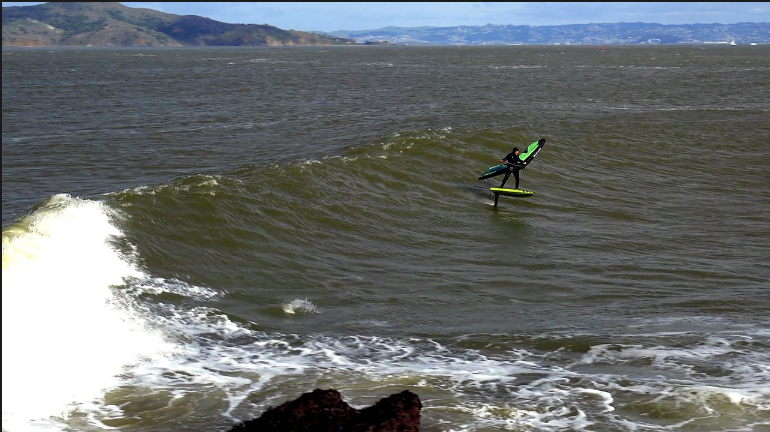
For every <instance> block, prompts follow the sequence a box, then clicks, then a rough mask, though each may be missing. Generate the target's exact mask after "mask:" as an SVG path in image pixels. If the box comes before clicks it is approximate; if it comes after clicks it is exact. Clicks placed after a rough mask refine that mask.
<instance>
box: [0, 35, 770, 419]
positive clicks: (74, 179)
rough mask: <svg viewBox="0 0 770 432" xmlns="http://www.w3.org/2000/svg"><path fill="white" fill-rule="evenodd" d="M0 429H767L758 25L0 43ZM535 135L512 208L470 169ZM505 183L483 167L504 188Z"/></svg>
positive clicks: (768, 304) (766, 250) (768, 153)
mask: <svg viewBox="0 0 770 432" xmlns="http://www.w3.org/2000/svg"><path fill="white" fill-rule="evenodd" d="M2 67H3V80H2V87H3V103H2V110H3V117H2V122H3V125H2V128H3V132H2V143H3V144H2V145H3V154H2V177H3V185H2V188H3V192H2V201H3V209H2V212H3V281H2V296H3V297H2V308H3V309H2V320H3V323H2V328H3V330H2V331H3V336H2V344H3V349H2V353H3V354H2V355H3V366H2V367H3V377H2V386H3V416H2V423H3V426H2V429H3V431H7V432H16V431H35V430H46V431H84V432H94V431H106V430H121V431H143V432H145V431H146V432H156V431H182V430H196V431H212V432H214V431H226V430H227V429H228V428H230V427H231V426H233V425H234V424H236V423H237V422H239V421H242V420H247V419H251V418H254V417H257V416H259V415H260V414H261V413H262V412H264V411H265V410H266V409H268V408H269V407H272V406H277V405H279V404H281V403H283V402H286V401H288V400H292V399H295V398H296V397H298V396H300V395H301V394H302V393H305V392H309V391H312V390H313V389H316V388H324V389H327V388H334V389H337V390H339V391H340V393H341V394H342V396H343V398H344V399H345V400H346V401H347V402H348V403H350V404H351V405H352V406H354V407H356V408H362V407H365V406H368V405H371V404H373V403H375V402H376V401H378V400H379V399H381V398H383V397H386V396H389V395H391V394H393V393H397V392H400V391H403V390H410V391H413V392H414V393H416V394H417V395H418V396H420V399H421V401H422V404H423V408H422V412H421V414H422V415H421V430H422V431H425V432H461V431H462V432H486V431H522V432H523V431H527V432H534V431H538V432H540V431H580V432H583V431H585V432H589V431H590V432H616V431H617V432H621V431H628V432H652V431H750V432H761V431H770V319H768V316H770V284H769V283H768V280H769V279H770V216H768V215H769V214H770V187H769V186H768V185H769V184H770V182H769V181H770V175H769V174H768V167H770V47H766V46H752V47H749V46H746V47H743V46H738V47H727V46H650V47H645V46H628V47H613V46H611V47H608V48H607V49H606V51H602V50H601V49H600V47H595V46H547V47H546V46H542V47H531V46H510V47H500V46H497V47H291V48H163V49H158V48H141V49H132V48H122V49H102V48H82V49H72V48H70V49H67V48H58V49H50V48H36V49H7V48H4V49H3V66H2ZM540 138H545V139H546V140H547V142H546V145H545V147H544V148H543V151H542V152H540V154H539V155H538V156H537V158H536V159H535V160H534V161H533V162H532V163H531V164H530V165H529V166H528V167H527V168H526V169H525V170H523V171H521V182H520V187H521V188H522V189H527V190H531V191H533V192H534V195H533V196H531V197H528V198H514V197H500V200H499V202H498V205H497V206H495V205H494V197H493V196H491V195H490V193H489V188H490V187H496V186H499V183H500V181H501V178H500V177H494V178H491V179H486V180H481V181H480V180H478V179H477V177H478V176H479V175H480V174H481V173H482V172H483V171H484V170H485V169H486V168H487V167H489V166H491V165H495V164H497V163H498V162H497V160H498V159H499V158H501V157H502V156H504V155H505V154H506V153H508V152H509V151H510V150H511V147H513V146H518V147H520V148H521V147H524V146H526V145H527V144H529V143H531V142H533V141H536V140H538V139H540ZM511 182H513V179H511V180H509V183H508V184H507V185H508V186H512V183H511Z"/></svg>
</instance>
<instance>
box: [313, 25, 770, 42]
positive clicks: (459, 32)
mask: <svg viewBox="0 0 770 432" xmlns="http://www.w3.org/2000/svg"><path fill="white" fill-rule="evenodd" d="M327 34H328V35H330V36H337V37H344V38H350V39H353V40H355V41H356V42H358V43H364V42H370V43H371V42H378V41H388V42H390V43H393V44H398V45H519V44H521V45H638V44H645V45H661V44H665V45H670V44H708V43H724V44H727V43H730V42H733V41H734V42H735V43H736V44H738V45H743V44H751V43H757V44H767V43H770V23H739V24H682V25H664V24H646V23H617V24H606V23H605V24H571V25H561V26H539V27H533V26H528V25H518V26H516V25H492V24H488V25H485V26H456V27H385V28H381V29H378V30H360V31H347V30H341V31H335V32H331V33H327Z"/></svg>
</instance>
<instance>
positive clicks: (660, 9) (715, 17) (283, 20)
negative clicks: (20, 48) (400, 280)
mask: <svg viewBox="0 0 770 432" xmlns="http://www.w3.org/2000/svg"><path fill="white" fill-rule="evenodd" d="M36 4H42V2H3V7H8V6H32V5H36ZM121 4H123V5H125V6H128V7H131V8H146V9H153V10H156V11H160V12H166V13H171V14H176V15H198V16H202V17H206V18H210V19H213V20H216V21H220V22H225V23H231V24H268V25H271V26H275V27H278V28H280V29H283V30H300V31H324V32H333V31H336V30H373V29H379V28H383V27H389V26H395V27H422V26H431V27H451V26H462V25H467V26H483V25H486V24H497V25H506V24H510V25H531V26H552V25H566V24H590V23H619V22H644V23H657V24H710V23H720V24H735V23H739V22H770V2H733V3H728V2H609V3H599V2H577V3H568V2H455V3H449V2H438V3H429V2H321V3H310V2H221V3H213V2H121Z"/></svg>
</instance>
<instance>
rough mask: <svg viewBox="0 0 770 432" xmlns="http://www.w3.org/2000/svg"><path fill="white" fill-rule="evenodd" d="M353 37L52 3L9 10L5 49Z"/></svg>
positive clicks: (338, 41) (337, 41)
mask: <svg viewBox="0 0 770 432" xmlns="http://www.w3.org/2000/svg"><path fill="white" fill-rule="evenodd" d="M346 44H355V42H354V41H352V40H351V39H347V38H343V37H337V36H329V35H320V34H316V33H310V32H300V31H293V30H281V29H279V28H277V27H273V26H270V25H261V24H227V23H222V22H219V21H214V20H212V19H208V18H203V17H200V16H195V15H185V16H182V15H174V14H168V13H164V12H158V11H154V10H151V9H137V8H130V7H127V6H123V5H121V4H120V3H116V2H70V3H68V2H49V3H45V4H41V5H35V6H12V7H4V8H3V46H261V45H346Z"/></svg>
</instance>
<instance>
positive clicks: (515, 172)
mask: <svg viewBox="0 0 770 432" xmlns="http://www.w3.org/2000/svg"><path fill="white" fill-rule="evenodd" d="M513 176H514V177H515V178H516V187H515V188H514V189H518V188H519V170H515V171H514V172H513Z"/></svg>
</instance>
